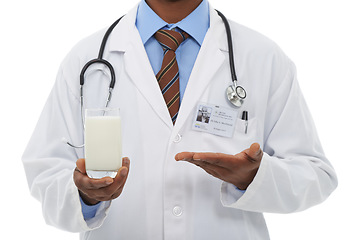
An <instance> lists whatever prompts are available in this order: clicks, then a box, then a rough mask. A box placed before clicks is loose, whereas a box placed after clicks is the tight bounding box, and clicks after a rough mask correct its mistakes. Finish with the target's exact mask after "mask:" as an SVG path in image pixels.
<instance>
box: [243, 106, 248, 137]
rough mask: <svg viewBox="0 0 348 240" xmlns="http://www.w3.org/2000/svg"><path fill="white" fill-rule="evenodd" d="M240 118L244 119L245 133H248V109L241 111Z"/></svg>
mask: <svg viewBox="0 0 348 240" xmlns="http://www.w3.org/2000/svg"><path fill="white" fill-rule="evenodd" d="M242 120H244V121H245V134H247V133H248V111H243V115H242Z"/></svg>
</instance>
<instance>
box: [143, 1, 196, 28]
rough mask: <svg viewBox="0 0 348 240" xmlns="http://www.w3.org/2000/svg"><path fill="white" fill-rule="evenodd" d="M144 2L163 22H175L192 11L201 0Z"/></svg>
mask: <svg viewBox="0 0 348 240" xmlns="http://www.w3.org/2000/svg"><path fill="white" fill-rule="evenodd" d="M146 2H147V4H148V5H149V6H150V8H151V9H152V10H153V11H154V12H155V13H156V14H157V15H158V16H159V17H160V18H162V19H163V20H164V21H165V22H167V23H177V22H180V21H181V20H182V19H184V18H185V17H187V16H188V15H189V14H190V13H191V12H193V10H195V9H196V8H197V7H198V6H199V4H200V3H201V2H202V0H146Z"/></svg>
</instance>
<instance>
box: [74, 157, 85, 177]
mask: <svg viewBox="0 0 348 240" xmlns="http://www.w3.org/2000/svg"><path fill="white" fill-rule="evenodd" d="M76 168H77V170H78V171H79V172H81V173H83V174H86V163H85V159H84V158H80V159H77V161H76Z"/></svg>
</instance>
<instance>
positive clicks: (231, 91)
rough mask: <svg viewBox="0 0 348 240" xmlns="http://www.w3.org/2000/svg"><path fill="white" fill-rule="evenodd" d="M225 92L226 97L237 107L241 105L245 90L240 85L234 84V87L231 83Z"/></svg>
mask: <svg viewBox="0 0 348 240" xmlns="http://www.w3.org/2000/svg"><path fill="white" fill-rule="evenodd" d="M226 94H227V99H228V100H229V101H230V102H231V103H232V105H233V106H235V107H237V108H239V107H241V106H242V105H243V102H244V99H245V98H246V91H245V89H244V88H242V87H241V86H236V87H235V88H234V87H233V86H232V85H231V86H229V87H228V88H227V90H226Z"/></svg>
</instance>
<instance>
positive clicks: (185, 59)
mask: <svg viewBox="0 0 348 240" xmlns="http://www.w3.org/2000/svg"><path fill="white" fill-rule="evenodd" d="M135 25H136V27H137V29H138V31H139V34H140V37H141V39H142V41H143V44H144V47H145V50H146V53H147V56H148V58H149V61H150V64H151V66H152V69H153V72H154V74H157V72H158V71H159V70H160V69H161V66H162V61H163V49H162V47H161V45H160V44H159V43H158V42H157V40H156V39H155V37H154V34H155V33H156V32H157V31H158V30H160V29H169V30H172V29H175V30H176V31H185V32H186V33H188V34H189V35H190V36H191V37H190V38H188V39H187V40H186V41H184V42H183V43H182V44H181V45H180V46H179V48H178V49H177V50H176V52H175V53H176V60H177V62H178V66H179V79H180V100H181V99H183V97H184V93H185V89H186V86H187V83H188V80H189V78H190V75H191V72H192V68H193V65H194V64H195V61H196V58H197V55H198V52H199V50H200V48H201V45H202V43H203V40H204V37H205V34H206V33H207V31H208V28H209V26H210V16H209V4H208V1H207V0H203V1H202V2H201V4H200V5H199V6H198V7H197V8H196V9H195V10H194V11H193V12H192V13H190V15H188V16H187V17H186V18H184V19H183V20H181V21H180V22H177V23H174V24H169V23H166V22H165V21H164V20H162V19H161V18H160V17H159V16H158V15H157V14H156V13H155V12H154V11H153V10H152V9H151V8H150V7H149V5H147V3H146V2H145V0H141V2H140V4H139V7H138V12H137V18H136V23H135ZM80 201H81V206H82V214H83V217H84V219H85V220H88V219H91V218H93V217H94V216H95V214H96V212H97V210H98V208H99V205H100V203H98V204H96V205H93V206H89V205H86V204H85V203H84V202H83V201H82V199H80Z"/></svg>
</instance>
